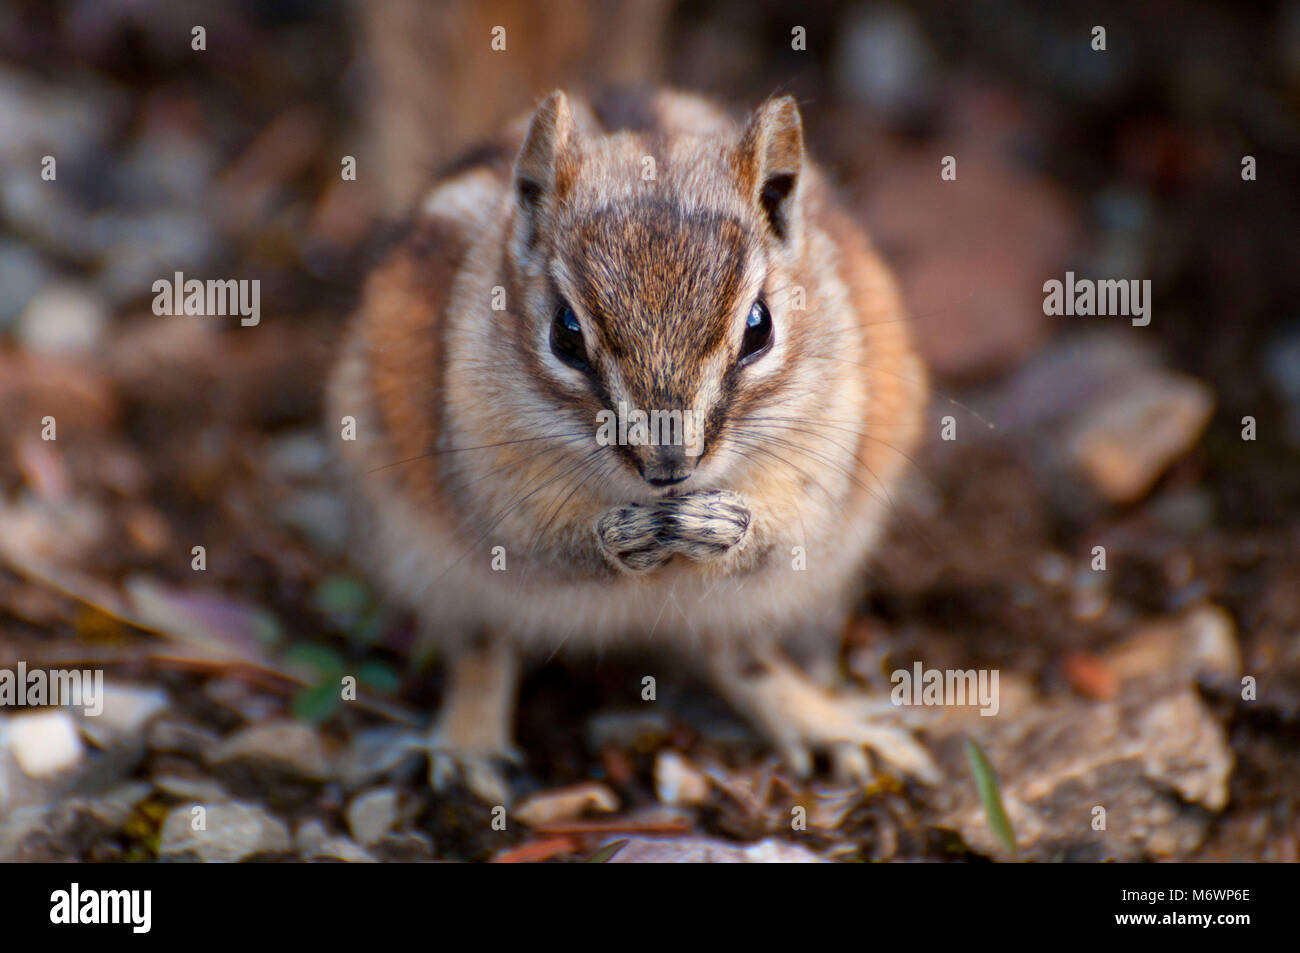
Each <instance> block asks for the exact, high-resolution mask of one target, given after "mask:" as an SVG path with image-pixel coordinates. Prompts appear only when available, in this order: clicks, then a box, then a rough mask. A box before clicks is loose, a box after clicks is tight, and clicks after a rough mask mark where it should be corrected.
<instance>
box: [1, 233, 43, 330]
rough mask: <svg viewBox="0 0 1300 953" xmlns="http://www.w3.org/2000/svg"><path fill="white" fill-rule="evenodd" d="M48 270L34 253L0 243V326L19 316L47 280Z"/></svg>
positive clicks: (23, 247)
mask: <svg viewBox="0 0 1300 953" xmlns="http://www.w3.org/2000/svg"><path fill="white" fill-rule="evenodd" d="M48 274H49V269H48V268H47V267H46V265H45V263H44V262H43V261H42V260H41V258H40V256H38V255H37V254H36V253H35V252H34V251H32V250H31V249H30V248H28V247H27V246H25V245H20V244H18V243H17V242H8V241H6V242H0V327H4V326H5V325H6V324H8V323H9V319H10V318H12V317H14V316H15V315H17V314H19V313H20V312H21V311H22V309H23V308H25V307H26V306H27V304H28V303H29V302H30V301H31V300H32V298H34V297H36V293H37V292H38V291H40V289H41V287H42V286H44V285H45V283H46V281H47V280H48Z"/></svg>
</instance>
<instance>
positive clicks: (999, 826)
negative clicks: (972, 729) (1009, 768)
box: [966, 736, 1020, 859]
mask: <svg viewBox="0 0 1300 953" xmlns="http://www.w3.org/2000/svg"><path fill="white" fill-rule="evenodd" d="M966 754H967V755H968V756H969V757H970V767H971V771H972V772H973V773H974V774H975V787H976V788H977V789H978V791H979V795H980V801H981V802H983V804H984V816H985V817H986V818H988V822H989V830H991V831H992V832H993V836H994V837H996V838H997V839H998V842H999V843H1000V844H1001V845H1002V846H1003V847H1005V848H1006V849H1007V850H1008V851H1009V852H1010V854H1011V857H1012V859H1019V857H1020V851H1019V850H1018V849H1017V847H1016V833H1015V831H1013V830H1012V829H1011V821H1010V820H1009V819H1008V818H1007V812H1006V809H1005V808H1003V806H1002V794H1001V793H1000V792H999V791H998V773H997V772H996V771H994V770H993V764H992V762H990V761H989V756H988V755H986V754H985V753H984V749H983V748H981V747H980V746H979V743H978V742H976V741H975V740H974V739H973V738H971V737H969V736H968V737H967V738H966Z"/></svg>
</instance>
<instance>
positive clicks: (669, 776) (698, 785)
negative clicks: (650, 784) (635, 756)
mask: <svg viewBox="0 0 1300 953" xmlns="http://www.w3.org/2000/svg"><path fill="white" fill-rule="evenodd" d="M654 778H655V794H656V795H658V797H659V800H660V801H661V802H662V803H664V804H669V805H673V806H680V805H685V804H703V803H704V802H705V801H707V800H708V799H709V779H708V778H706V777H705V776H704V774H703V773H702V772H701V771H700V770H699V769H697V768H696V767H695V766H694V765H692V764H691V763H690V762H689V761H687V760H686V759H685V758H683V757H682V756H681V755H680V754H678V753H677V752H676V751H661V752H659V754H658V755H657V756H656V757H655V769H654Z"/></svg>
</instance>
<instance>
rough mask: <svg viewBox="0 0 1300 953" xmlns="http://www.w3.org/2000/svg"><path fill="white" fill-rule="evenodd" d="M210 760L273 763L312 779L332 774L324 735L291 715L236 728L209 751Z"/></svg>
mask: <svg viewBox="0 0 1300 953" xmlns="http://www.w3.org/2000/svg"><path fill="white" fill-rule="evenodd" d="M208 763H209V764H212V765H227V764H243V765H249V766H257V767H269V768H273V769H275V770H276V771H278V772H281V773H283V774H286V775H289V776H292V777H297V778H303V779H306V780H311V781H323V780H325V779H326V778H327V777H328V776H329V762H328V759H327V758H326V756H325V747H324V745H323V744H322V743H321V739H320V736H319V735H318V734H317V733H316V731H315V730H314V729H313V728H311V727H310V726H309V725H305V724H303V723H302V722H298V721H290V720H287V719H285V720H280V721H270V722H265V723H262V724H257V725H250V726H249V727H247V728H244V729H242V730H240V731H237V732H235V733H234V734H233V735H231V736H230V737H228V738H226V739H225V740H223V741H222V742H221V743H220V744H218V745H217V746H216V747H215V748H213V749H212V750H211V751H210V752H209V753H208Z"/></svg>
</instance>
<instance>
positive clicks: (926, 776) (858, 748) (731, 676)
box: [715, 654, 943, 784]
mask: <svg viewBox="0 0 1300 953" xmlns="http://www.w3.org/2000/svg"><path fill="white" fill-rule="evenodd" d="M715 677H716V678H717V680H718V683H719V685H720V687H721V688H722V690H723V692H724V693H725V694H726V695H727V697H728V698H729V699H731V701H732V703H733V704H734V705H736V707H737V708H739V709H740V710H741V711H743V712H744V713H746V714H747V715H749V717H750V719H751V720H752V721H753V722H754V724H755V725H756V726H757V727H758V728H759V729H760V730H761V731H762V732H763V733H764V734H765V735H766V736H767V737H768V738H769V739H770V740H771V741H772V743H773V744H774V745H775V747H776V749H777V751H778V753H779V754H780V755H781V757H782V759H783V760H784V761H785V762H786V763H787V764H788V765H789V766H790V768H791V770H793V771H794V772H795V773H796V774H797V775H799V776H800V777H807V776H808V775H810V774H811V773H812V768H813V756H814V755H815V754H816V753H817V752H823V753H825V754H826V755H827V757H829V758H830V761H831V768H832V771H833V772H834V774H835V775H836V776H837V777H838V778H841V779H844V780H851V781H854V782H857V783H860V784H861V783H866V782H868V781H870V780H871V779H872V778H873V777H874V772H873V771H872V769H871V764H870V761H869V759H868V757H867V752H868V751H870V752H872V753H874V754H875V755H876V756H877V758H879V759H880V760H881V761H883V762H885V763H886V764H888V765H890V766H892V767H893V768H895V769H897V770H899V771H901V772H903V773H905V774H908V775H911V776H913V777H915V778H918V779H919V780H921V781H923V782H925V783H927V784H938V783H939V781H940V780H942V777H943V775H942V773H941V772H940V771H939V768H938V766H937V765H936V764H935V762H934V759H933V758H931V757H930V754H929V752H927V751H926V750H925V748H923V747H922V746H921V745H920V744H919V743H918V742H917V741H916V740H915V738H913V737H912V734H911V732H910V731H909V730H908V729H907V728H905V727H901V726H900V724H899V723H900V722H901V721H903V719H901V718H894V717H891V714H892V712H891V711H890V709H892V707H893V706H891V705H888V704H887V703H883V702H882V701H881V700H880V699H875V698H872V697H870V696H864V695H858V694H847V695H836V694H832V693H830V692H828V691H827V690H825V689H823V688H822V687H820V686H819V685H817V684H816V683H814V682H813V681H812V680H811V679H809V678H808V677H807V676H806V675H804V674H803V673H802V672H800V671H799V670H798V669H797V668H795V667H794V666H793V665H792V664H790V663H789V662H786V661H784V660H783V659H781V658H780V657H779V656H776V655H774V654H769V655H766V656H764V657H763V659H762V661H761V662H760V663H759V664H758V665H752V664H751V665H747V666H740V667H738V666H733V665H728V664H725V663H724V664H723V665H721V666H719V668H718V669H717V670H716V671H715Z"/></svg>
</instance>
